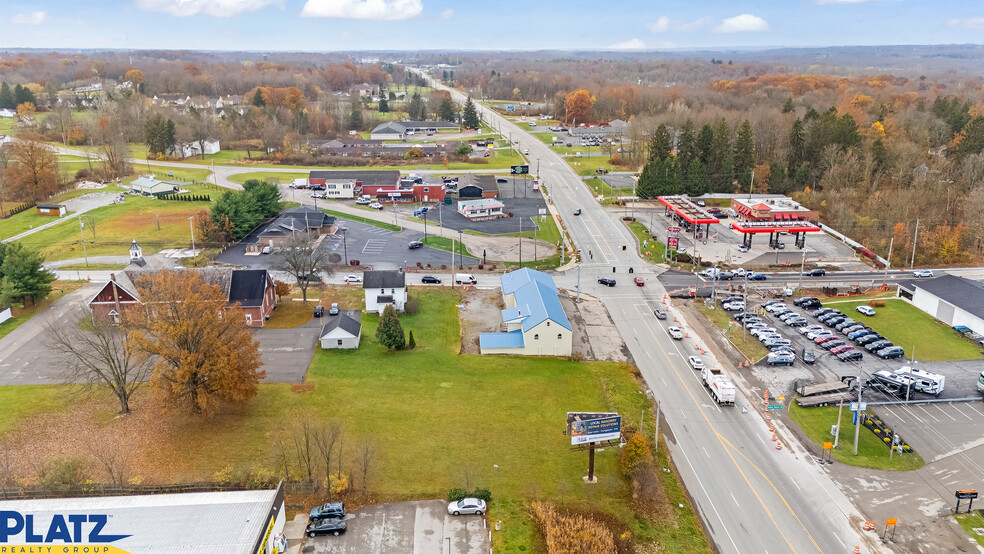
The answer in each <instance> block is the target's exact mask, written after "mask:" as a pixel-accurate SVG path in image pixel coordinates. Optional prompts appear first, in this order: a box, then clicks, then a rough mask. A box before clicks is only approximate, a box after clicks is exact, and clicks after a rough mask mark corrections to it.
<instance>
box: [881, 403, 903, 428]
mask: <svg viewBox="0 0 984 554" xmlns="http://www.w3.org/2000/svg"><path fill="white" fill-rule="evenodd" d="M885 409H886V410H888V412H889V413H890V414H892V415H893V416H895V418H896V419H898V420H899V421H900V422H901V423H903V424H904V423H905V419H903V418H902V416H900V415H899V414H897V413H895V410H893V409H892V408H890V407H888V406H885Z"/></svg>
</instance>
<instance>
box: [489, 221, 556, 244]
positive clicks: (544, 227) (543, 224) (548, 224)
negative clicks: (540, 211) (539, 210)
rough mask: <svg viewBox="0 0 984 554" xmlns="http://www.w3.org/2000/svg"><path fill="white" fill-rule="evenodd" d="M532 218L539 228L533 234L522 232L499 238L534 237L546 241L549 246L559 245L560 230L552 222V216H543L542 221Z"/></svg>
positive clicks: (554, 222)
mask: <svg viewBox="0 0 984 554" xmlns="http://www.w3.org/2000/svg"><path fill="white" fill-rule="evenodd" d="M534 218H535V221H534V222H535V223H536V224H537V227H539V229H537V231H536V232H535V233H534V232H533V231H523V232H522V233H508V234H506V235H500V236H507V237H520V236H522V237H526V238H530V239H531V238H533V237H534V235H535V236H536V238H538V239H540V240H544V241H547V242H549V243H550V244H559V243H560V229H558V228H557V222H556V221H554V218H553V216H551V215H545V216H543V217H542V219H541V217H540V216H534ZM524 223H525V221H524Z"/></svg>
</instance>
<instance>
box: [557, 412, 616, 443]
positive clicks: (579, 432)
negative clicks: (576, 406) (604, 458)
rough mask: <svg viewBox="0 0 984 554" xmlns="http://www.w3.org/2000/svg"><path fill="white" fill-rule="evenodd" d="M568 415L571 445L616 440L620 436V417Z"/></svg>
mask: <svg viewBox="0 0 984 554" xmlns="http://www.w3.org/2000/svg"><path fill="white" fill-rule="evenodd" d="M570 415H571V414H568V421H569V425H568V429H569V432H570V435H571V445H577V444H587V443H590V442H601V441H610V440H618V439H619V438H620V437H621V436H622V417H621V416H619V415H618V414H573V415H575V416H587V417H584V418H581V417H574V419H573V420H571V417H570Z"/></svg>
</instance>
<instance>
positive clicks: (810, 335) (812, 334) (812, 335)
mask: <svg viewBox="0 0 984 554" xmlns="http://www.w3.org/2000/svg"><path fill="white" fill-rule="evenodd" d="M833 334H834V332H833V331H831V330H830V329H821V330H819V331H812V332H809V333H807V334H806V338H808V339H810V340H813V339H815V338H817V337H822V336H826V335H833Z"/></svg>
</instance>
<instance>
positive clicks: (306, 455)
mask: <svg viewBox="0 0 984 554" xmlns="http://www.w3.org/2000/svg"><path fill="white" fill-rule="evenodd" d="M293 437H294V450H295V451H296V452H297V462H298V463H299V464H300V465H301V471H302V472H304V471H306V472H307V478H308V481H310V482H314V466H313V465H312V464H311V462H312V459H311V458H312V457H313V455H314V453H315V448H316V446H315V445H314V444H313V443H314V426H313V425H312V424H311V420H310V419H308V418H304V419H301V421H300V423H299V424H298V425H296V426H295V427H294V429H293Z"/></svg>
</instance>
